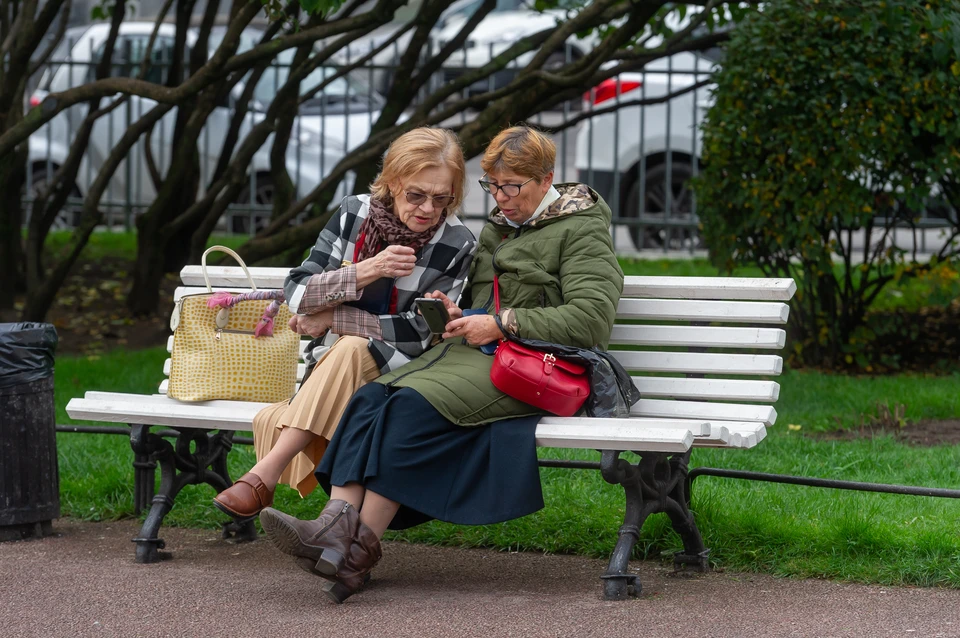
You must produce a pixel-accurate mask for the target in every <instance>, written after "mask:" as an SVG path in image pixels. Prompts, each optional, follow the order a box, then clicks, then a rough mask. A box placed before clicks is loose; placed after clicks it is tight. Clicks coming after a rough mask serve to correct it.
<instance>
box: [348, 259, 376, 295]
mask: <svg viewBox="0 0 960 638" xmlns="http://www.w3.org/2000/svg"><path fill="white" fill-rule="evenodd" d="M352 267H353V268H356V270H357V290H360V289H361V288H364V287H366V286H369V285H370V284H372V283H373V282H375V281H376V280H377V279H380V273H379V272H378V271H377V267H376V265H375V264H374V261H373V259H364V260H363V261H361V262H360V263H359V264H354V265H353V266H352Z"/></svg>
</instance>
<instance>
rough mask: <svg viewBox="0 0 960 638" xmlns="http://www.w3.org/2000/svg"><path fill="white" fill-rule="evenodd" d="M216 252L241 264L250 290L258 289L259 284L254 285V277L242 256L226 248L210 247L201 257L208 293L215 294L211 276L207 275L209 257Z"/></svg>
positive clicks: (201, 266) (201, 267)
mask: <svg viewBox="0 0 960 638" xmlns="http://www.w3.org/2000/svg"><path fill="white" fill-rule="evenodd" d="M214 251H216V252H220V253H226V254H228V255H230V256H231V257H233V258H234V259H235V260H237V263H238V264H240V267H241V268H243V274H245V275H246V276H247V281H249V282H250V288H251V289H252V290H256V289H257V284H255V283H253V277H252V276H251V275H250V271H249V270H247V265H246V264H245V263H243V259H241V258H240V255H238V254H237V253H236V252H234V251H233V250H231V249H230V248H227V247H226V246H210V248H207V249H206V250H205V251H203V256H202V257H200V269H201V270H202V271H203V281H204V283H205V284H207V292H213V286H211V285H210V276H209V275H207V255H209V254H210V253H212V252H214Z"/></svg>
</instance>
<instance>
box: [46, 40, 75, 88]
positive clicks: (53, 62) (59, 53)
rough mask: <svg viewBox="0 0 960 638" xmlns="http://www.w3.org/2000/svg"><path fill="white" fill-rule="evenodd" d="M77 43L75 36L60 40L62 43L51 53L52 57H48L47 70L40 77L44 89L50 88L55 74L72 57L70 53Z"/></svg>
mask: <svg viewBox="0 0 960 638" xmlns="http://www.w3.org/2000/svg"><path fill="white" fill-rule="evenodd" d="M75 43H76V38H75V37H66V36H65V37H63V38H62V39H61V40H60V43H59V44H58V45H57V48H56V49H54V50H53V52H51V53H50V57H49V58H47V64H48V65H49V66H48V67H47V70H46V71H45V72H44V76H43V77H42V78H41V79H40V88H41V89H43V90H44V91H49V90H50V84H51V83H52V82H53V76H55V75H56V74H57V71H58V70H59V69H60V66H61V64H63V63H64V62H66V61H67V60H68V59H69V58H70V53H71V51H72V50H73V45H74V44H75Z"/></svg>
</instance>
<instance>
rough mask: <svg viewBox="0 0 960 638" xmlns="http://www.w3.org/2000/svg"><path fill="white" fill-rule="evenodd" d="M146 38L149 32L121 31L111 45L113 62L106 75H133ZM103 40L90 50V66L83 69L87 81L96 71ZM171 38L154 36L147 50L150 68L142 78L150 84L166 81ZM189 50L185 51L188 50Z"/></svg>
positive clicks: (141, 58)
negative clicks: (126, 32) (91, 56)
mask: <svg viewBox="0 0 960 638" xmlns="http://www.w3.org/2000/svg"><path fill="white" fill-rule="evenodd" d="M149 42H150V36H149V35H146V34H144V35H121V36H118V37H117V42H116V44H115V45H114V48H113V64H111V66H110V77H115V78H116V77H131V78H132V77H136V76H137V74H138V73H139V71H140V62H141V61H143V56H144V54H145V53H146V50H147V44H148V43H149ZM105 48H106V43H104V44H101V45H100V47H99V48H98V49H97V50H96V51H94V52H93V58H92V63H91V64H90V70H89V71H88V72H87V81H88V82H91V81H93V79H94V77H95V76H96V73H97V64H99V62H100V60H101V58H103V52H104V49H105ZM172 51H173V38H167V37H158V38H157V39H156V41H155V42H154V44H153V50H152V51H151V53H150V60H151V64H150V68H149V69H148V70H147V75H146V77H144V78H143V79H144V80H146V81H147V82H153V83H154V84H166V82H167V71H168V67H169V64H170V59H171V58H172ZM188 54H189V53H188Z"/></svg>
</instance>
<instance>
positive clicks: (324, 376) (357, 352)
mask: <svg viewBox="0 0 960 638" xmlns="http://www.w3.org/2000/svg"><path fill="white" fill-rule="evenodd" d="M379 376H380V369H379V368H378V367H377V364H376V361H374V359H373V356H372V355H371V354H370V350H369V349H368V348H367V339H364V338H362V337H340V338H339V339H338V340H337V342H336V343H334V344H333V346H331V347H330V349H329V350H328V351H327V352H326V354H324V355H323V357H322V358H321V359H320V360H319V361H318V362H317V365H316V367H315V368H314V370H313V372H312V373H311V374H310V376H309V377H307V380H306V381H305V382H304V383H303V385H302V386H301V387H300V391H299V392H297V394H296V396H295V397H293V401H281V402H280V403H274V404H273V405H271V406H268V407H266V408H264V409H262V410H260V412H258V413H257V415H256V416H255V417H254V418H253V445H254V448H256V451H257V461H260V460H261V459H263V457H265V456H266V455H267V452H269V451H270V450H272V449H273V446H274V445H275V444H276V442H277V438H278V437H279V436H280V433H281V432H282V431H283V428H299V429H301V430H308V431H310V432H312V433H314V434H316V435H317V438H316V439H314V440H313V442H312V443H310V444H309V445H308V446H307V447H306V448H305V449H304V450H303V451H302V452H300V453H299V454H297V456H295V457H294V458H293V460H292V461H290V464H289V465H287V467H286V469H285V470H284V471H283V474H281V475H280V482H281V483H286V484H287V485H289V486H290V487H292V488H293V489H295V490H297V491H298V492H300V496H301V497H305V496H307V495H308V494H309V493H310V492H312V491H313V490H314V488H315V487H317V480H316V479H315V478H314V476H313V471H314V469H316V467H317V463H319V462H320V458H321V457H322V456H323V452H324V451H325V450H326V449H327V442H328V441H330V439H331V438H333V433H334V432H335V431H336V429H337V425H338V424H339V423H340V416H341V415H342V414H343V411H344V410H345V409H346V407H347V403H349V402H350V398H351V397H352V396H353V393H354V392H356V391H357V389H358V388H360V387H361V386H363V385H364V384H366V383H368V382H370V381H372V380H374V379H376V378H377V377H379Z"/></svg>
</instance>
